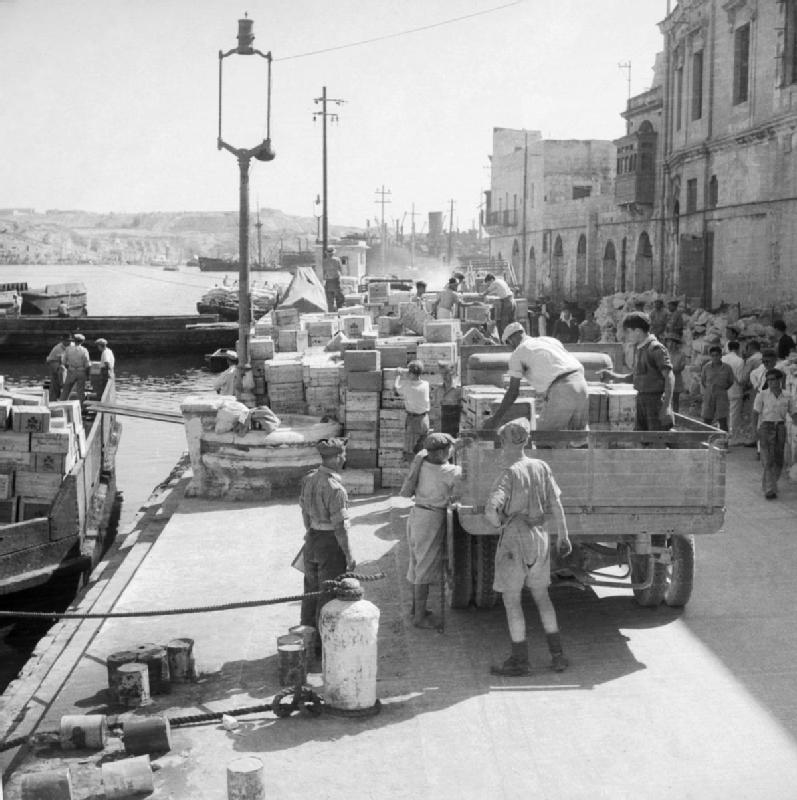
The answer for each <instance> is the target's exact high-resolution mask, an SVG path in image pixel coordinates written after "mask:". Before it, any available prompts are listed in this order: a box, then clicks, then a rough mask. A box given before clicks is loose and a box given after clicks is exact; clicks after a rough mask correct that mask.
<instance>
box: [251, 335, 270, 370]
mask: <svg viewBox="0 0 797 800" xmlns="http://www.w3.org/2000/svg"><path fill="white" fill-rule="evenodd" d="M249 358H250V360H251V361H252V372H254V362H260V363H262V362H264V361H267V360H268V359H269V358H274V340H273V339H272V338H271V337H270V336H253V337H252V338H251V339H250V340H249ZM264 369H265V368H264Z"/></svg>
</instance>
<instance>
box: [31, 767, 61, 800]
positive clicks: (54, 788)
mask: <svg viewBox="0 0 797 800" xmlns="http://www.w3.org/2000/svg"><path fill="white" fill-rule="evenodd" d="M22 800H72V780H71V778H70V776H69V769H68V768H67V767H64V768H63V769H48V770H45V771H43V772H28V773H27V774H25V775H23V776H22Z"/></svg>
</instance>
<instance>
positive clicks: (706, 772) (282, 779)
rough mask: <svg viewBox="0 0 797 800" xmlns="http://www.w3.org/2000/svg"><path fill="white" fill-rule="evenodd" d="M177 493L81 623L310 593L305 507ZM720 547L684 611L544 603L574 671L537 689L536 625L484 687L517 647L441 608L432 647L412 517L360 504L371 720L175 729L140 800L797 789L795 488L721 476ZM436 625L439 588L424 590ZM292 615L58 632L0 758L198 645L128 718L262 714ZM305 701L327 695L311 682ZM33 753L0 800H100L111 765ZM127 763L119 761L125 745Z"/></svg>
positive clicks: (6, 725)
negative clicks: (30, 798)
mask: <svg viewBox="0 0 797 800" xmlns="http://www.w3.org/2000/svg"><path fill="white" fill-rule="evenodd" d="M185 482H186V479H185V477H183V478H175V479H174V480H173V481H172V483H171V484H169V485H167V486H165V487H163V488H162V489H161V491H160V494H159V495H157V496H156V497H154V499H153V502H152V504H151V505H150V507H149V508H148V509H147V510H146V512H145V513H144V515H143V516H142V517H141V519H140V520H139V522H138V524H137V526H136V527H135V528H134V529H133V530H132V531H130V532H129V533H128V534H127V535H126V536H122V537H120V539H119V542H118V545H117V547H116V549H115V550H114V551H113V552H112V553H111V555H110V557H109V559H108V560H107V562H106V563H104V564H103V565H101V567H100V568H99V569H98V571H97V572H96V573H95V575H94V580H93V581H92V583H91V584H90V585H89V587H88V589H87V591H86V592H85V594H84V595H83V596H82V598H80V599H79V600H78V607H79V608H80V609H82V610H84V611H111V610H114V611H121V610H140V609H168V608H185V607H190V606H199V605H209V604H217V603H224V602H230V601H236V600H249V599H256V598H269V597H278V596H283V595H292V594H297V593H300V591H301V587H302V579H301V575H300V574H299V573H298V572H296V571H295V570H293V569H292V568H291V567H290V566H289V565H290V562H291V560H292V559H293V557H294V555H295V554H296V552H297V550H298V549H299V547H300V545H301V540H302V530H301V517H300V513H299V508H298V504H297V503H296V502H294V501H285V502H270V503H268V504H265V505H256V504H241V503H225V502H223V501H206V500H204V501H203V500H197V499H188V498H184V497H182V489H183V487H184V485H185ZM727 502H728V513H727V518H726V526H725V530H724V531H723V532H722V533H719V534H716V535H713V536H706V537H702V538H701V537H698V541H697V564H698V568H697V575H696V586H695V591H694V594H693V597H692V600H691V602H690V603H689V605H688V606H687V608H686V609H684V610H675V609H669V608H666V607H660V608H658V609H646V608H639V607H638V606H636V605H635V604H634V602H633V600H632V599H631V594H630V592H625V593H624V592H621V591H616V590H599V591H584V592H580V591H578V590H574V589H557V590H555V591H554V593H553V596H554V603H555V605H556V608H557V610H558V613H559V619H560V624H561V628H562V638H563V643H564V648H565V652H566V654H567V655H568V657H569V658H570V661H571V667H570V669H569V670H568V671H566V672H564V673H562V674H556V673H553V672H551V671H549V670H548V668H547V664H548V655H547V652H546V649H545V645H544V637H543V635H542V630H541V627H540V624H539V621H538V619H537V617H536V614H535V612H534V610H533V609H532V608H531V607H530V606H527V607H526V610H527V621H528V628H529V637H530V641H531V658H532V663H533V667H534V671H533V674H532V675H531V676H530V677H528V678H513V679H510V678H506V679H504V678H496V677H493V676H491V675H490V674H489V665H490V663H491V661H497V660H502V659H503V658H505V657H506V655H507V652H508V636H507V630H506V622H505V618H504V613H503V609H502V607H501V606H500V604H499V605H498V606H497V607H496V608H494V609H492V610H486V611H485V610H476V609H471V610H467V611H458V612H448V614H447V629H446V633H445V634H444V635H441V634H439V633H437V632H435V631H427V630H417V629H415V628H413V627H412V626H411V625H410V623H409V618H408V614H409V606H410V593H409V586H408V584H407V583H406V581H405V579H404V575H405V572H406V563H407V552H406V544H405V541H404V526H405V521H406V515H407V512H408V501H406V500H402V499H400V498H398V497H396V496H391V495H389V494H387V493H385V494H381V495H376V496H373V497H366V498H353V499H352V514H353V526H352V547H353V550H354V555H355V557H356V558H357V560H358V562H359V564H360V568H361V569H362V571H365V572H370V571H377V570H382V571H384V572H385V573H386V576H387V577H386V578H385V579H384V580H382V581H379V582H375V583H369V584H367V585H366V587H365V588H366V597H367V598H368V599H370V600H372V601H373V602H374V603H376V604H377V605H378V606H379V608H380V609H381V614H382V616H381V624H380V633H379V643H380V644H379V680H378V694H379V697H380V698H381V700H382V704H383V706H382V711H381V713H380V714H379V715H378V716H375V717H372V718H368V719H347V718H339V717H334V716H330V715H326V714H323V715H321V716H320V717H312V716H309V715H304V714H302V715H294V716H292V717H290V718H286V719H277V718H276V717H275V716H274V715H273V714H271V713H270V712H263V713H259V714H252V715H250V716H245V717H241V718H239V720H240V726H239V727H238V728H237V729H236V730H231V731H228V730H225V729H224V727H223V726H222V725H221V724H219V723H217V722H213V723H208V724H201V725H195V726H193V727H187V728H177V729H175V730H173V731H172V750H171V752H170V753H168V754H166V755H164V756H162V757H160V758H158V759H156V760H155V761H154V762H153V763H154V764H156V765H158V766H159V769H158V770H157V771H156V772H155V774H154V783H155V792H154V794H152V795H151V796H152V797H153V798H164V799H165V798H178V799H181V798H186V800H189V799H190V800H205V798H207V800H210V798H223V797H226V788H225V787H226V766H227V764H228V763H229V762H230V761H231V760H233V759H235V758H238V757H242V756H248V755H251V756H256V757H257V758H259V759H261V760H262V761H263V763H264V765H265V783H266V796H267V797H274V798H277V797H278V798H302V800H304V799H305V798H308V797H316V798H338V797H344V796H345V797H349V798H391V799H392V798H415V799H418V798H430V799H431V798H458V800H469V799H470V798H474V800H475V798H480V800H481V799H483V798H518V799H519V798H524V799H525V798H529V797H535V798H551V799H552V800H554V799H555V800H560V799H561V798H611V799H612V800H615V799H616V798H640V797H644V798H672V797H678V798H701V800H705V799H706V798H764V797H793V796H794V792H795V786H797V621H795V614H794V600H793V599H794V590H793V586H794V575H793V572H794V566H793V565H794V564H797V485H795V484H793V483H789V482H788V480H787V479H786V478H784V479H782V481H781V490H780V493H779V496H778V499H777V500H774V501H767V500H765V499H764V498H763V496H762V494H761V489H760V465H759V463H758V462H757V461H756V460H755V456H754V451H753V450H751V449H746V448H738V449H737V448H734V449H732V450H731V453H730V454H729V458H728V494H727ZM432 597H433V605H432V607H433V609H434V610H435V611H437V610H438V605H439V599H438V598H439V593H438V592H437V591H436V589H433V590H432ZM298 622H299V604H298V602H291V603H288V604H283V605H275V606H267V607H260V608H252V609H246V610H243V611H240V610H235V611H217V612H212V613H205V614H198V615H189V614H184V615H178V616H166V617H150V618H136V619H124V620H105V621H100V620H85V621H81V622H70V621H64V622H60V623H58V624H56V625H55V626H54V627H53V629H52V630H51V631H50V633H49V635H48V637H47V638H46V639H45V640H43V642H42V643H41V645H40V647H39V649H38V650H37V652H36V653H35V654H34V657H33V658H32V659H31V662H29V664H28V665H27V666H26V668H25V670H24V671H23V674H22V677H21V678H20V679H19V680H18V681H16V682H15V683H14V684H12V685H11V686H10V687H9V689H8V691H7V692H6V694H5V695H4V696H3V698H2V701H0V740H1V739H6V738H8V737H13V736H21V735H26V734H30V733H32V732H34V731H35V730H40V731H41V730H54V729H56V728H57V725H58V722H59V720H60V718H61V716H63V715H66V714H89V713H94V712H105V713H109V714H120V713H121V712H122V710H121V709H119V708H118V707H113V706H109V705H108V698H107V696H106V686H107V680H106V669H105V664H104V660H105V658H106V656H108V655H109V654H110V653H113V652H115V651H118V650H123V649H126V648H129V647H130V646H134V645H137V644H143V643H147V642H154V643H158V644H165V643H166V642H167V641H169V640H171V639H175V638H180V637H190V638H192V639H194V640H195V642H196V645H195V648H196V657H197V666H198V668H199V670H200V672H201V676H200V679H199V681H198V682H196V683H193V684H188V685H185V684H184V685H174V686H173V687H172V690H171V693H169V694H166V695H161V696H156V697H154V698H153V699H154V703H153V705H151V706H149V707H147V708H145V709H140V710H137V711H135V712H127V713H135V714H154V713H165V714H167V715H169V716H178V715H180V716H181V715H184V714H188V713H198V712H204V711H208V710H213V711H217V710H218V711H223V710H227V709H233V708H236V707H241V706H252V705H257V704H261V703H265V702H267V701H268V700H269V699H270V698H271V697H272V696H273V695H274V694H275V692H277V691H278V689H279V686H278V682H277V657H276V647H277V642H276V639H277V636H278V635H281V634H283V633H285V632H287V630H288V628H289V627H290V626H292V625H295V624H297V623H298ZM311 677H312V679H313V680H314V681H316V682H318V680H319V679H320V676H311ZM114 741H115V740H112V744H111V745H110V747H109V748H108V749H106V752H105V753H104V754H100V753H90V752H88V751H72V752H69V753H62V752H61V751H60V750H58V749H57V748H54V747H51V746H46V745H34V746H31V747H29V748H26V749H24V750H22V751H9V752H6V753H2V754H0V766H2V768H3V770H4V772H5V777H4V781H5V786H4V790H5V796H6V798H7V800H9V799H10V800H16V798H18V797H19V796H20V781H21V777H20V776H21V774H22V773H23V772H25V771H32V770H40V769H46V768H52V767H54V766H63V765H69V766H70V768H71V770H72V777H73V783H74V789H75V792H74V796H75V797H76V798H88V797H93V796H102V795H101V789H100V783H99V774H100V769H99V766H98V765H99V764H100V763H101V762H102V761H107V760H109V759H110V758H112V755H111V754H109V752H108V750H112V749H113V742H114ZM117 747H118V744H117Z"/></svg>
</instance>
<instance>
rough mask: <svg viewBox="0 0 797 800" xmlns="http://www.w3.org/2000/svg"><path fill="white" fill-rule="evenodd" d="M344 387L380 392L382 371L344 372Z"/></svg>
mask: <svg viewBox="0 0 797 800" xmlns="http://www.w3.org/2000/svg"><path fill="white" fill-rule="evenodd" d="M346 388H347V389H348V390H349V391H352V392H381V391H382V371H381V370H378V369H377V370H372V371H370V372H348V373H346Z"/></svg>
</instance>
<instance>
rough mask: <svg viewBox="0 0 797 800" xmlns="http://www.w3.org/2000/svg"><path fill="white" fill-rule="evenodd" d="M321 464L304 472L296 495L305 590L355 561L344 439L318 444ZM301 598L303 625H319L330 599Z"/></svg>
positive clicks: (327, 595) (329, 595) (317, 586)
mask: <svg viewBox="0 0 797 800" xmlns="http://www.w3.org/2000/svg"><path fill="white" fill-rule="evenodd" d="M318 452H319V453H320V454H321V466H320V467H319V468H318V469H316V470H314V471H313V472H311V473H310V474H309V475H305V477H304V478H303V479H302V484H301V492H300V494H299V506H300V507H301V509H302V520H303V521H304V529H305V537H304V549H303V559H304V591H305V594H306V593H308V592H317V591H319V590H320V588H321V585H322V584H323V582H324V581H329V580H334V579H335V578H337V577H338V576H340V575H342V574H343V573H344V572H346V571H347V570H353V569H354V568H355V566H356V563H355V561H354V559H353V558H352V555H351V549H350V547H349V497H348V495H347V493H346V488H345V487H344V486H343V481H342V479H341V477H340V470H341V469H342V467H343V465H344V464H345V463H346V440H345V439H323V440H322V441H320V442H319V443H318ZM333 596H334V595H333V594H332V593H324V594H322V595H321V597H320V598H316V597H305V598H304V599H303V600H302V617H301V624H302V625H312V626H313V627H318V614H319V612H320V610H321V607H322V606H323V605H324V604H325V603H327V602H328V601H329V600H332V598H333Z"/></svg>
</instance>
